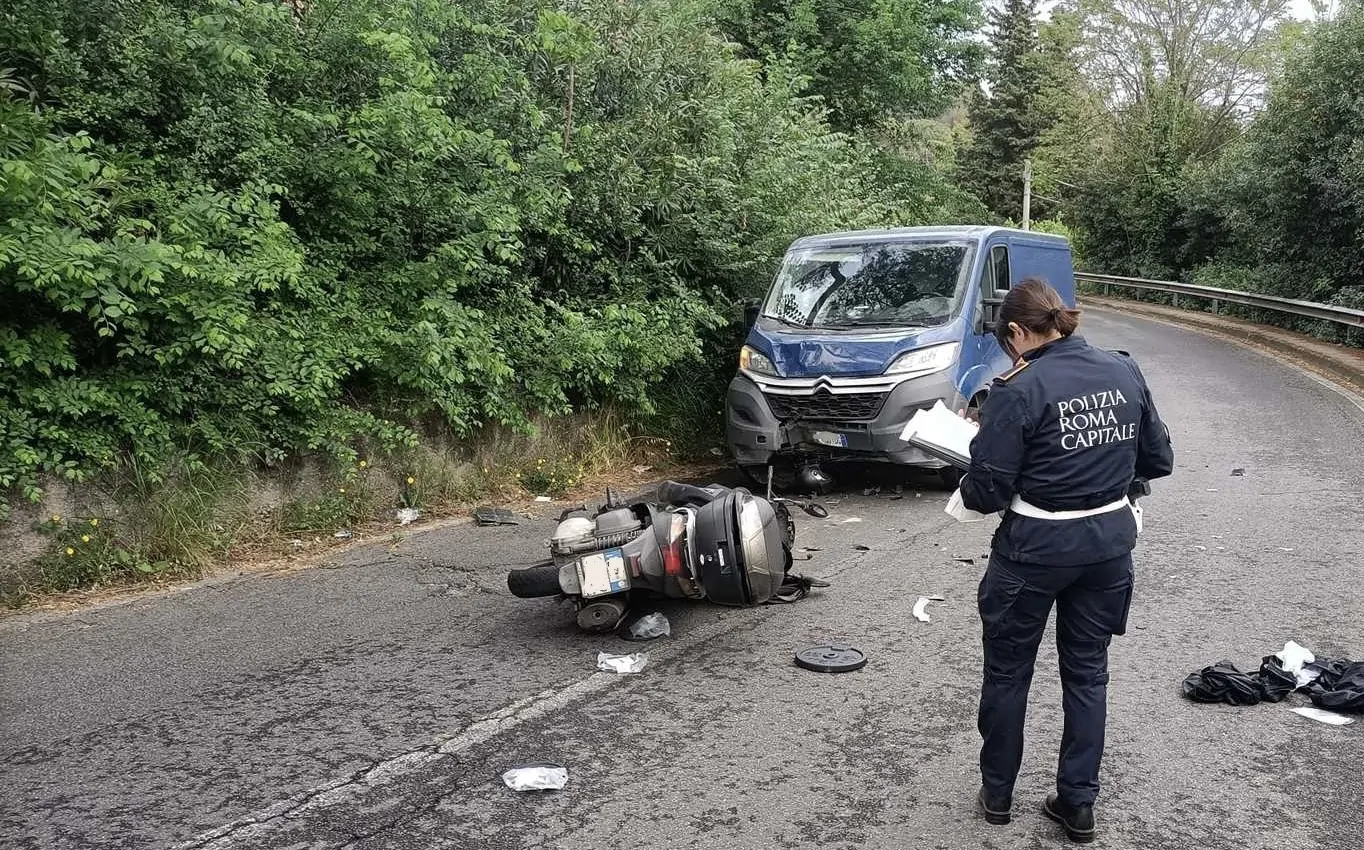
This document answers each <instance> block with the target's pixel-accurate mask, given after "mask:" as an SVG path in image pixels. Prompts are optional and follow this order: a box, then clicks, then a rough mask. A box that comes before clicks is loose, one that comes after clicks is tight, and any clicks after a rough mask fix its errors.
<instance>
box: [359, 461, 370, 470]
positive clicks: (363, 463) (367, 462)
mask: <svg viewBox="0 0 1364 850" xmlns="http://www.w3.org/2000/svg"><path fill="white" fill-rule="evenodd" d="M367 466H369V461H367V460H362V461H360V468H361V469H364V468H365V467H367Z"/></svg>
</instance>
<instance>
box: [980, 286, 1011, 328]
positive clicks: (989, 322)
mask: <svg viewBox="0 0 1364 850" xmlns="http://www.w3.org/2000/svg"><path fill="white" fill-rule="evenodd" d="M1008 294H1009V290H1007V289H996V290H995V291H994V293H993V294H992V295H991V296H990V297H989V298H981V299H980V303H981V304H982V305H984V307H985V321H984V322H982V323H981V330H982V331H983V332H984V333H994V332H995V328H997V327H999V308H1000V307H1001V306H1003V304H1004V299H1005V297H1006V296H1008Z"/></svg>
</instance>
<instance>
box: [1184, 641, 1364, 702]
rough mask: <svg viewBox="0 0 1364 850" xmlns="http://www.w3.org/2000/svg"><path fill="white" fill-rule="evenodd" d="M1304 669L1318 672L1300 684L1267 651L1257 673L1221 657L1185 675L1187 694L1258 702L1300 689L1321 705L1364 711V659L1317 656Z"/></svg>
mask: <svg viewBox="0 0 1364 850" xmlns="http://www.w3.org/2000/svg"><path fill="white" fill-rule="evenodd" d="M1303 669H1304V670H1307V671H1309V672H1315V673H1316V674H1317V676H1316V678H1315V679H1313V680H1312V681H1311V682H1308V683H1307V684H1306V685H1303V686H1301V687H1299V685H1298V679H1297V676H1295V675H1294V674H1293V673H1291V672H1289V671H1288V670H1285V669H1284V668H1283V662H1282V661H1280V660H1279V657H1278V656H1277V655H1266V656H1265V657H1264V660H1263V661H1261V663H1260V669H1259V670H1258V671H1257V672H1255V673H1243V672H1241V671H1240V670H1238V669H1236V665H1235V664H1233V663H1231V662H1230V661H1220V662H1218V663H1217V664H1214V665H1212V666H1211V667H1204V668H1203V669H1202V670H1199V671H1198V672H1197V673H1190V674H1189V675H1188V677H1187V678H1185V679H1184V696H1186V697H1188V698H1189V699H1191V700H1193V701H1194V702H1225V703H1227V704H1228V705H1255V704H1256V703H1259V702H1282V701H1283V700H1284V699H1285V698H1287V697H1288V695H1289V694H1291V693H1293V692H1294V691H1300V692H1301V693H1304V694H1306V695H1307V697H1308V698H1309V699H1310V700H1312V704H1313V705H1315V706H1317V707H1318V708H1324V709H1327V710H1329V711H1340V712H1353V713H1364V662H1361V661H1351V660H1349V659H1348V658H1337V659H1325V658H1318V659H1316V660H1315V661H1309V662H1307V663H1306V664H1304V665H1303Z"/></svg>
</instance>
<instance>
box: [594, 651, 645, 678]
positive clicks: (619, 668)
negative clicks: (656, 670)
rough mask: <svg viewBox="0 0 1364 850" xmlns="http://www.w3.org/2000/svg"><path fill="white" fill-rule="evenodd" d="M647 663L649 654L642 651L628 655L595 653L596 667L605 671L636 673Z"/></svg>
mask: <svg viewBox="0 0 1364 850" xmlns="http://www.w3.org/2000/svg"><path fill="white" fill-rule="evenodd" d="M648 663H649V656H648V655H646V654H645V653H643V652H635V653H631V654H630V655H612V654H610V653H609V652H598V653H597V669H598V670H602V671H604V672H607V673H638V672H639V671H641V670H643V669H644V668H645V666H646V665H648Z"/></svg>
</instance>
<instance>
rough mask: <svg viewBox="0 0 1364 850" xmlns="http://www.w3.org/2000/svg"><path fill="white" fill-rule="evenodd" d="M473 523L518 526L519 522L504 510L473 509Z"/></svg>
mask: <svg viewBox="0 0 1364 850" xmlns="http://www.w3.org/2000/svg"><path fill="white" fill-rule="evenodd" d="M474 523H475V524H477V525H520V524H521V521H520V520H518V519H517V518H516V516H515V515H513V514H512V512H511V511H509V510H507V509H506V508H475V509H474Z"/></svg>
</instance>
